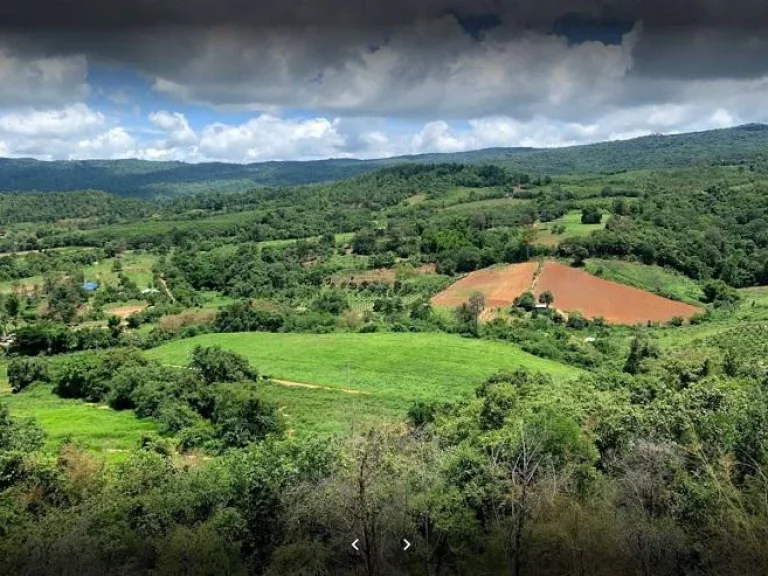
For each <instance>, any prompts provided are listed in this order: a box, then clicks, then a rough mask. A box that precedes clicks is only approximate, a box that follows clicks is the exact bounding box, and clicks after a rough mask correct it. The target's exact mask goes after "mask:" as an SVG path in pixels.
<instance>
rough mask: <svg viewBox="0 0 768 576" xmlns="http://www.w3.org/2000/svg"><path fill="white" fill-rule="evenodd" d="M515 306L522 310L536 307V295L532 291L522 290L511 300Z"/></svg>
mask: <svg viewBox="0 0 768 576" xmlns="http://www.w3.org/2000/svg"><path fill="white" fill-rule="evenodd" d="M512 304H513V306H515V308H522V309H523V310H528V311H530V310H533V309H534V308H535V307H536V297H535V296H534V295H533V292H523V293H522V294H520V296H518V297H516V298H515V299H514V301H513V302H512Z"/></svg>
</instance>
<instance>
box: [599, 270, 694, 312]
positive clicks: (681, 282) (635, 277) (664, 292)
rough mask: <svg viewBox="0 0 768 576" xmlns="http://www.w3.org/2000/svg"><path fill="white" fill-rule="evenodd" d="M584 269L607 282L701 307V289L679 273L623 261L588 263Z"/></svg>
mask: <svg viewBox="0 0 768 576" xmlns="http://www.w3.org/2000/svg"><path fill="white" fill-rule="evenodd" d="M585 270H586V271H587V272H589V273H590V274H594V275H595V276H599V277H600V278H603V279H604V280H611V281H612V282H619V283H621V284H627V285H628V286H634V287H635V288H640V289H641V290H647V291H648V292H653V293H655V294H659V295H661V296H665V297H667V298H673V299H675V300H680V301H682V302H688V303H690V304H697V305H701V298H702V296H703V292H702V289H701V286H700V285H699V284H698V283H697V282H696V281H695V280H692V279H690V278H688V277H687V276H683V275H682V274H680V273H679V272H675V271H673V270H668V269H666V268H662V267H660V266H648V265H645V264H639V263H637V262H624V261H622V260H601V259H592V260H587V262H586V266H585Z"/></svg>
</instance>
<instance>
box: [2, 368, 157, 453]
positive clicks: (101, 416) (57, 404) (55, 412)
mask: <svg viewBox="0 0 768 576" xmlns="http://www.w3.org/2000/svg"><path fill="white" fill-rule="evenodd" d="M0 368H1V370H0V402H2V403H4V404H6V405H7V406H8V409H9V410H10V411H11V414H12V415H13V416H17V417H21V418H34V419H35V420H36V421H37V423H38V424H39V425H40V426H41V427H42V428H43V430H45V432H46V447H47V448H48V449H55V448H56V447H57V446H58V445H59V444H60V443H61V442H62V441H63V440H65V439H67V438H71V439H72V440H74V441H75V442H77V443H78V444H81V445H82V446H84V447H85V448H87V449H89V450H92V451H94V452H97V453H101V454H104V455H106V456H108V457H110V458H114V457H119V455H120V453H121V452H122V451H124V450H129V449H131V448H135V447H136V446H137V445H138V442H139V440H140V439H141V436H142V434H144V433H147V432H152V431H154V430H156V429H157V427H156V425H155V424H154V423H153V422H152V421H150V420H146V419H139V418H136V416H135V415H134V413H133V412H131V411H125V412H116V411H115V410H110V409H109V408H105V407H103V406H96V405H93V404H86V403H84V402H81V401H79V400H65V399H63V398H59V397H58V396H56V395H55V394H53V392H51V389H50V388H49V387H45V386H41V387H36V388H32V389H29V390H25V391H24V392H22V393H20V394H11V392H10V388H9V387H8V380H7V377H6V374H5V369H6V367H5V365H4V364H3V365H2V366H1V367H0Z"/></svg>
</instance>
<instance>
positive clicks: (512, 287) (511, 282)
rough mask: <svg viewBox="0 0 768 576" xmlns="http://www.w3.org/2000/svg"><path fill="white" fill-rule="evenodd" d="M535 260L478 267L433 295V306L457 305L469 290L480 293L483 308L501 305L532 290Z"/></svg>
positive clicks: (535, 266)
mask: <svg viewBox="0 0 768 576" xmlns="http://www.w3.org/2000/svg"><path fill="white" fill-rule="evenodd" d="M537 268H538V264H537V263H536V262H525V263H523V264H512V265H510V266H504V267H501V268H486V269H484V270H477V271H475V272H472V273H471V274H469V275H468V276H465V277H464V278H462V279H461V280H459V281H458V282H456V283H455V284H451V285H450V286H449V287H448V288H446V289H445V290H443V291H442V292H440V294H438V295H437V296H435V297H434V298H432V303H433V304H434V305H435V306H459V305H461V304H463V303H464V302H466V301H467V300H468V299H469V296H470V294H472V292H482V294H483V295H484V296H485V306H486V308H504V307H507V306H511V305H512V301H513V300H514V299H515V298H516V297H517V296H519V295H520V294H521V293H522V292H525V291H526V290H530V289H531V283H532V282H533V274H534V273H535V272H536V269H537Z"/></svg>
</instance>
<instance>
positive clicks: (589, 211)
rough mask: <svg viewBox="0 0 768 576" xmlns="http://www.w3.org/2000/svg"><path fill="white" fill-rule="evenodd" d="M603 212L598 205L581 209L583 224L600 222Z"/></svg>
mask: <svg viewBox="0 0 768 576" xmlns="http://www.w3.org/2000/svg"><path fill="white" fill-rule="evenodd" d="M602 219H603V213H602V212H601V211H600V209H599V208H597V207H596V206H587V207H586V208H584V209H583V210H582V211H581V223H582V224H600V222H601V221H602Z"/></svg>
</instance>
